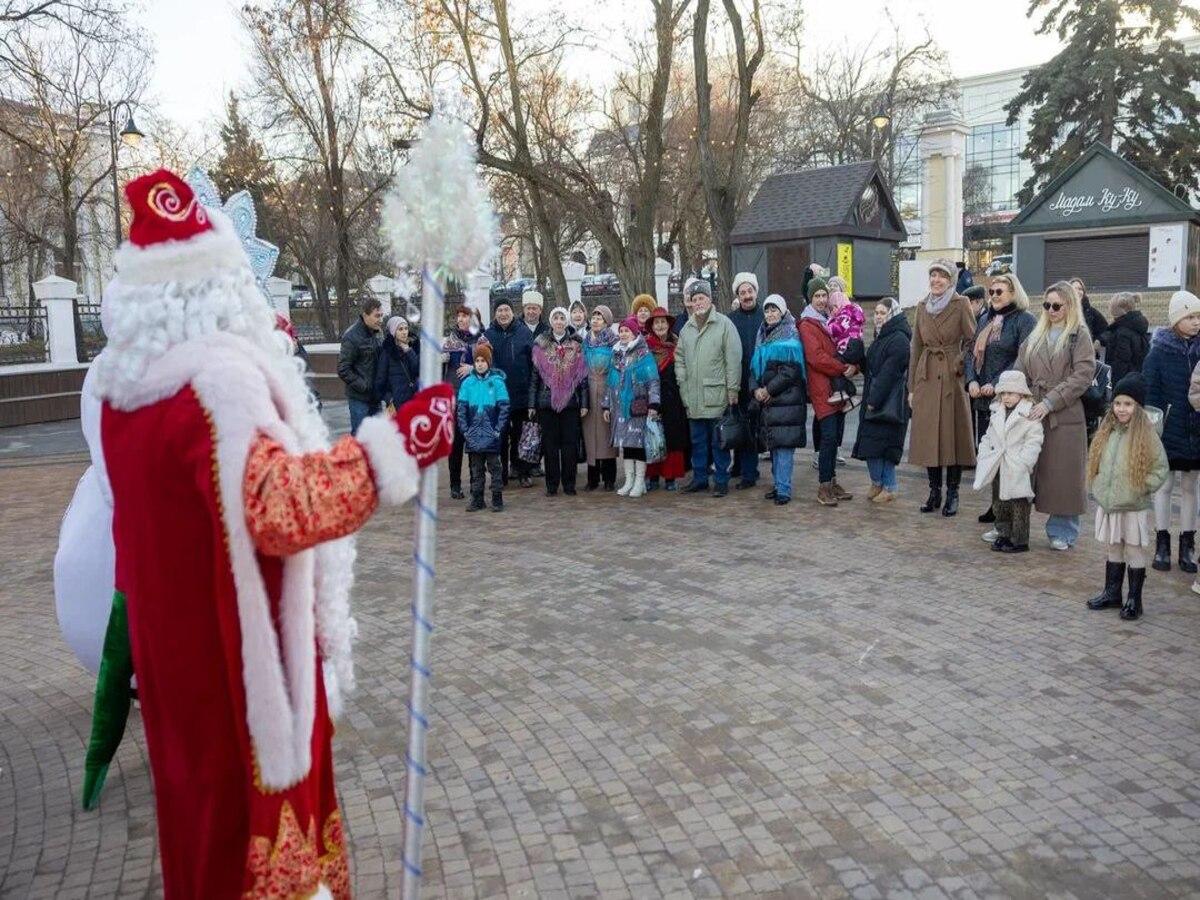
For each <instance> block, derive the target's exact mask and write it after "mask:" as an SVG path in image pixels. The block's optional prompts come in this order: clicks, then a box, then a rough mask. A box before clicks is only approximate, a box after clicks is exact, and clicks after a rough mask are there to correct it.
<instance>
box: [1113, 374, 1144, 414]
mask: <svg viewBox="0 0 1200 900" xmlns="http://www.w3.org/2000/svg"><path fill="white" fill-rule="evenodd" d="M1112 395H1113V399H1114V400H1115V399H1116V398H1117V397H1122V396H1124V397H1128V398H1129V399H1130V400H1133V401H1134V402H1135V403H1137V405H1138V406H1145V405H1146V379H1145V378H1143V377H1142V373H1141V372H1130V373H1129V374H1128V375H1126V376H1125V377H1124V378H1122V379H1121V380H1120V381H1118V382H1117V383H1116V385H1115V386H1114V387H1113V391H1112Z"/></svg>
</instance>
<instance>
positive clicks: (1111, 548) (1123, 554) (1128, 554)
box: [1108, 541, 1146, 569]
mask: <svg viewBox="0 0 1200 900" xmlns="http://www.w3.org/2000/svg"><path fill="white" fill-rule="evenodd" d="M1108 561H1109V562H1111V563H1119V562H1123V563H1126V564H1128V566H1129V568H1131V569H1144V568H1146V548H1145V547H1140V546H1135V545H1134V544H1126V543H1125V542H1124V541H1122V542H1121V543H1119V544H1109V545H1108Z"/></svg>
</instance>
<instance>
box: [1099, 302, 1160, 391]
mask: <svg viewBox="0 0 1200 900" xmlns="http://www.w3.org/2000/svg"><path fill="white" fill-rule="evenodd" d="M1139 299H1140V298H1139V297H1138V295H1137V294H1130V293H1128V292H1126V291H1122V292H1121V293H1119V294H1113V298H1112V300H1111V301H1110V303H1109V306H1108V314H1109V315H1110V316H1112V317H1113V322H1112V324H1111V325H1109V326H1108V328H1107V329H1105V331H1104V333H1103V334H1102V335H1100V343H1101V345H1102V346H1103V347H1104V361H1105V362H1106V363H1108V364H1109V366H1110V367H1112V383H1113V384H1116V383H1117V382H1118V381H1120V380H1121V379H1122V378H1124V377H1125V376H1126V375H1128V374H1129V373H1130V372H1140V371H1142V363H1144V362H1145V361H1146V354H1147V353H1149V352H1150V323H1149V322H1147V321H1146V317H1145V316H1144V315H1142V313H1141V312H1140V311H1139V310H1138V308H1137V306H1138V301H1139Z"/></svg>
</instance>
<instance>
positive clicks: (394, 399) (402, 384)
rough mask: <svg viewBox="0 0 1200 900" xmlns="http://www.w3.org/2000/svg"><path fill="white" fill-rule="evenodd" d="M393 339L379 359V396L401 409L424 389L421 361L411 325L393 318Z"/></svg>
mask: <svg viewBox="0 0 1200 900" xmlns="http://www.w3.org/2000/svg"><path fill="white" fill-rule="evenodd" d="M387 328H388V334H389V335H390V338H389V339H388V340H386V341H384V342H383V346H382V347H380V348H379V353H378V354H376V357H375V396H376V397H378V398H379V399H380V400H382V401H383V402H384V403H388V404H391V405H392V406H394V407H396V408H397V409H399V408H400V407H401V406H403V405H404V404H405V403H407V402H408V401H409V400H411V399H412V396H413V394H415V393H416V392H417V391H418V390H420V388H421V384H420V372H421V359H420V357H419V356H418V355H417V351H416V350H414V349H413V347H412V345H411V344H410V343H409V339H408V321H407V320H405V319H402V318H401V317H400V316H392V318H390V319H388V323H387Z"/></svg>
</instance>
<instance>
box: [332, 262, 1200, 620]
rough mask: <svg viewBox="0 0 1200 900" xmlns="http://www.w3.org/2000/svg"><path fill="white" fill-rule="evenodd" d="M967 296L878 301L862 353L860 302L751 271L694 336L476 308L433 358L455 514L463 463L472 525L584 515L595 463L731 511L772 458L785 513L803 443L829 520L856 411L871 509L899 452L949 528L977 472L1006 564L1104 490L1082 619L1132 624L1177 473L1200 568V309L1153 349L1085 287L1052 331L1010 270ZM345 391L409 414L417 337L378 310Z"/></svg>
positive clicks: (583, 317) (598, 309)
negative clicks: (581, 496)
mask: <svg viewBox="0 0 1200 900" xmlns="http://www.w3.org/2000/svg"><path fill="white" fill-rule="evenodd" d="M964 273H965V275H964ZM968 276H969V271H968V270H966V269H965V268H964V267H963V265H962V264H961V263H959V264H954V263H951V262H950V261H948V260H937V261H935V262H933V263H931V264H930V266H929V270H928V278H929V291H928V294H927V295H926V296H925V297H924V298H923V299H922V300H921V301H920V302H919V303H918V304H917V305H916V309H915V311H914V313H915V314H914V315H912V316H911V323H910V317H909V316H907V315H906V314H905V310H904V309H903V308H902V306H901V304H900V303H899V302H898V301H897V300H896V299H895V298H892V297H885V298H883V299H881V300H879V301H878V302H877V303H876V304H875V305H874V308H873V310H872V320H873V326H874V327H873V335H872V339H871V340H870V341H869V344H868V343H867V341H866V335H865V330H866V321H865V319H866V316H865V314H864V312H863V309H862V308H861V307H860V306H859V305H858V304H857V303H855V302H854V300H853V299H852V298H851V297H850V296H848V293H847V290H846V284H845V282H844V281H843V280H842V279H840V278H837V277H832V278H830V277H826V275H825V273H824V272H823V271H821V270H820V269H819V267H816V266H813V267H810V269H808V270H806V272H805V276H804V280H803V287H802V292H803V297H802V298H792V303H791V304H790V305H789V302H788V301H787V300H785V298H783V297H781V296H779V295H778V294H771V295H769V296H767V297H766V298H765V299H763V300H762V301H761V302H760V300H759V288H758V281H757V278H756V277H755V275H754V274H753V273H748V272H744V273H740V274H738V275H737V276H736V277H735V278H734V279H733V281H732V284H731V287H732V289H733V294H734V296H733V300H732V308H731V309H729V310H728V312H722V311H721V310H720V309H718V308H717V307H716V306H715V304H714V300H713V296H712V294H713V291H712V287H711V282H709V281H708V280H705V279H693V280H691V281H690V282H688V284H686V285H685V287H684V306H685V310H684V311H683V312H682V313H680V314H679V315H672V314H671V313H670V312H668V310H666V309H664V308H662V307H661V306H659V305H658V304H657V303H656V301H655V300H654V299H653V298H652V297H650V296H648V295H645V294H642V295H638V296H637V297H635V298H634V300H633V302H632V304H631V312H630V315H629V316H628V317H626V318H624V319H622V320H621V321H615V320H614V316H613V313H612V310H611V309H610V308H609V307H608V306H605V305H603V304H598V305H596V306H594V307H593V308H592V309H590V310H589V309H588V308H587V307H586V306H585V305H584V304H583V303H581V302H578V301H576V302H574V303H572V304H571V306H570V307H556V308H554V309H552V310H551V311H550V313H549V315H548V316H545V315H544V308H545V301H544V298H543V297H542V295H541V294H540V293H538V292H537V291H527V292H526V293H525V294H524V295H523V297H522V298H521V309H520V314H521V315H520V318H518V316H517V311H516V310H514V308H513V304H512V302H511V301H509V300H507V299H504V298H502V299H499V300H497V301H496V303H495V305H494V307H493V309H492V321H491V324H490V325H489V326H488V327H486V328H484V327H483V325H482V322H481V321H480V318H479V315H478V312H477V311H475V310H472V309H470V308H468V307H466V306H462V307H459V308H458V309H457V310H456V311H455V324H454V327H453V328H452V329H450V332H449V334H448V335H447V336H446V338H445V340H444V341H443V344H442V347H441V353H442V362H443V377H444V380H445V381H446V382H448V383H450V384H451V385H453V386H454V387H455V389H456V390H457V393H458V400H459V402H458V411H457V425H458V428H457V432H456V436H455V439H454V446H453V450H452V452H451V455H450V458H449V475H450V492H451V496H452V497H453V498H454V499H466V492H464V490H463V481H462V468H463V456H464V454H465V455H466V456H467V458H468V469H469V477H470V482H469V492H470V499H469V504H468V506H467V509H468V510H469V511H476V510H482V509H484V508H486V504H485V502H484V500H485V488H489V487H490V492H491V498H490V499H491V504H490V505H491V509H492V510H494V511H497V512H498V511H501V510H503V508H504V490H505V487H506V486H508V485H509V484H510V482H511V483H515V484H517V485H519V486H520V487H531V486H532V484H533V479H534V478H541V479H544V486H545V493H546V495H547V496H551V497H553V496H556V495H557V494H558V493H559V492H560V491H561V492H562V493H563V494H566V495H574V494H576V493H577V479H576V473H577V469H578V466H579V464H580V462H581V461H582V462H584V463H586V468H587V480H586V483H585V486H584V489H585V490H587V491H609V492H616V493H617V494H618V495H620V496H623V497H630V498H639V497H642V496H644V495H645V494H646V493H648V492H651V491H655V490H659V489H661V490H665V491H678V492H679V493H687V494H700V493H705V494H710V495H711V496H714V497H724V496H726V495H727V494H728V492H729V490H730V486H731V484H730V482H731V481H732V479H733V477H734V476H735V475H736V476H737V478H738V481H737V483H736V485H733V487H734V489H735V490H743V491H744V490H748V489H751V488H754V487H755V486H756V484H757V483H758V481H759V478H760V472H759V467H760V459H761V458H762V457H763V456H766V457H767V458H769V460H770V476H771V478H770V480H771V486H770V489H769V490H767V491H766V492H764V494H763V496H764V498H765V499H766V500H769V501H771V502H773V503H774V504H776V505H779V506H783V505H786V504H788V503H789V502H790V501H791V499H792V497H793V469H794V461H795V451H796V449H797V448H802V447H806V446H807V445H808V437H809V434H810V433H811V436H812V446H813V449H814V450H815V459H814V460H813V465H814V467H815V468H816V469H817V474H818V478H817V481H818V486H817V492H816V501H817V503H818V504H820V505H821V506H824V507H831V508H835V507H837V506H838V505H839V504H842V503H845V502H847V501H850V500H852V499H853V497H852V495H851V494H850V493H849V492H847V491H846V490H845V488H844V487H843V486H842V485H841V484H839V483H838V478H837V467H838V465H839V464H841V463H842V462H844V460H841V459H840V458H839V456H838V452H839V449H840V447H841V445H842V443H843V440H844V436H845V425H846V418H847V415H848V414H849V413H851V412H852V411H853V410H855V409H857V410H858V428H857V435H856V438H855V441H854V446H853V450H852V456H853V457H854V458H855V459H859V460H862V461H863V462H864V463H865V464H866V468H867V471H868V473H869V476H870V481H871V486H870V488H869V489H868V491H867V499H868V501H869V502H871V503H873V504H877V505H886V504H891V503H893V502H894V501H895V500H896V497H897V494H898V482H897V477H896V467H897V466H898V465H899V464H900V463H901V462H902V460H903V459H904V457H905V452H906V448H907V461H908V462H909V463H910V464H912V465H916V466H920V467H922V468H924V469H925V470H926V473H927V479H928V494H927V495H926V496H925V499H924V502H923V503H921V504H920V506H919V507H918V508H919V510H920V511H921V512H922V513H928V514H934V513H940V514H941V515H942V516H944V517H947V518H950V517H954V516H956V515H957V514H958V512H959V499H960V493H959V492H960V488H961V483H962V474H963V471H964V469H974V472H975V477H974V487H975V489H976V490H980V491H987V492H989V493H990V496H991V504H990V505H989V506H988V508H987V510H986V511H985V512H984V513H983V514H982V515H981V516H979V521H980V523H982V524H986V525H989V526H991V527H990V528H988V530H987V531H986V532H985V533H983V535H982V537H983V539H984V540H985V541H987V542H988V543H990V544H991V547H992V549H993V550H994V551H996V552H1000V553H1023V552H1026V551H1028V550H1029V531H1030V516H1031V512H1032V511H1034V510H1036V511H1037V512H1039V513H1042V514H1044V515H1046V516H1047V518H1046V523H1045V533H1046V538H1047V541H1048V543H1049V546H1050V547H1051V548H1052V549H1053V550H1057V551H1067V550H1070V549H1071V548H1072V547H1073V546H1074V545H1075V543H1076V542H1077V540H1078V538H1079V534H1080V529H1081V519H1082V516H1083V515H1084V513H1085V512H1086V511H1087V506H1088V497H1089V492H1090V494H1091V496H1092V497H1093V498H1094V499H1095V501H1096V503H1097V505H1098V510H1097V515H1096V520H1095V528H1094V530H1095V537H1096V539H1097V540H1098V541H1100V542H1101V543H1103V544H1104V545H1105V546H1106V548H1107V556H1108V563H1107V566H1106V573H1105V587H1104V590H1103V591H1102V592H1101V593H1100V594H1098V595H1097V596H1096V597H1094V598H1093V599H1092V600H1090V601H1089V602H1088V605H1089V606H1090V607H1091V608H1093V609H1104V608H1108V607H1112V606H1117V607H1120V608H1121V616H1122V618H1127V619H1135V618H1138V617H1139V616H1140V615H1141V611H1142V586H1143V584H1144V580H1145V569H1146V564H1147V556H1148V550H1149V548H1151V547H1152V548H1153V559H1152V561H1151V565H1152V566H1153V568H1155V569H1159V570H1169V569H1170V568H1171V567H1172V542H1171V532H1170V526H1171V513H1172V508H1173V503H1172V497H1173V494H1172V491H1173V484H1174V482H1175V480H1176V479H1175V473H1179V478H1178V481H1179V484H1180V495H1179V496H1180V503H1179V508H1180V519H1179V523H1180V524H1179V539H1178V550H1177V560H1176V561H1177V564H1178V566H1179V568H1180V569H1181V570H1183V571H1185V572H1190V573H1195V572H1196V570H1197V564H1196V556H1195V528H1196V516H1197V488H1198V484H1197V481H1198V477H1200V412H1198V411H1200V368H1198V365H1200V337H1198V336H1197V335H1198V333H1200V298H1197V297H1196V296H1195V295H1194V294H1191V293H1189V292H1187V291H1178V292H1176V293H1175V295H1174V296H1173V297H1172V299H1171V302H1170V308H1169V315H1168V318H1169V325H1168V326H1167V327H1165V328H1159V329H1157V330H1155V331H1154V332H1153V334H1151V330H1150V328H1149V323H1148V322H1147V320H1146V318H1145V316H1144V315H1143V314H1142V313H1141V312H1140V311H1139V310H1138V308H1137V307H1138V304H1139V301H1140V298H1139V297H1138V296H1137V295H1136V294H1131V293H1118V294H1116V295H1114V296H1113V297H1112V299H1111V302H1110V304H1109V314H1110V316H1111V317H1112V322H1111V323H1110V322H1109V321H1108V320H1107V319H1106V318H1105V317H1104V315H1103V314H1102V313H1100V311H1099V310H1097V309H1096V308H1095V307H1094V306H1092V304H1091V301H1090V298H1089V297H1088V295H1087V291H1086V287H1085V285H1084V284H1083V282H1082V280H1080V279H1072V280H1070V281H1060V282H1057V283H1055V284H1052V285H1051V286H1050V287H1049V288H1047V289H1046V290H1045V292H1044V294H1043V298H1042V302H1041V309H1040V311H1039V310H1036V309H1035V310H1030V300H1029V297H1028V295H1027V294H1026V292H1025V289H1024V287H1023V286H1022V284H1021V282H1020V281H1019V279H1018V278H1017V276H1016V275H1015V274H1014V273H1012V272H1003V273H1001V274H998V275H996V276H994V277H991V278H990V279H989V280H988V284H987V286H986V287H984V286H981V285H974V284H972V283H971V279H970V278H969V277H968ZM960 289H961V292H960ZM793 310H795V312H794V311H793ZM797 313H798V314H797ZM383 332H386V337H383V336H382V333H383ZM1101 361H1102V362H1101ZM1098 366H1099V368H1098ZM338 373H339V375H340V376H341V377H342V379H343V380H344V381H345V382H346V393H347V399H348V401H349V405H350V416H351V428H352V430H356V429H357V426H358V424H359V423H361V422H362V421H363V419H364V418H365V417H366V416H368V415H370V414H371V413H372V412H373V411H374V410H376V409H377V408H378V406H379V405H380V404H381V403H384V404H393V405H396V406H399V405H400V404H402V403H403V402H405V401H406V400H407V399H408V398H410V397H411V396H412V395H413V394H414V393H415V392H416V391H417V389H418V388H419V383H418V378H417V373H418V366H417V352H416V350H415V348H414V342H413V341H412V339H411V336H410V333H409V327H408V323H407V322H406V321H405V320H404V319H402V318H400V317H392V318H390V319H389V320H388V321H387V322H386V324H385V323H384V322H383V317H382V312H381V310H380V308H379V306H378V304H377V301H373V300H372V301H367V302H366V303H365V304H364V306H363V308H362V314H361V317H360V321H358V322H356V323H355V324H354V326H352V327H351V328H350V329H349V330H348V331H347V332H346V335H345V336H344V338H343V342H342V350H341V355H340V357H339V362H338ZM860 375H861V379H860V378H859V376H860ZM1098 376H1104V377H1098ZM860 381H861V387H860V386H859V383H860ZM809 407H811V413H812V416H811V419H812V425H811V431H810V427H809ZM618 463H619V466H618ZM618 468H619V470H620V471H619V474H620V475H621V479H620V486H619V487H618ZM689 472H690V478H688V479H687V481H686V482H684V478H685V477H687V476H688V474H689ZM488 478H490V485H489V484H486V483H485V481H486V479H488ZM1151 514H1152V515H1153V524H1154V527H1153V528H1151ZM1126 580H1127V582H1128V586H1127V589H1126V585H1125V583H1126ZM1193 590H1194V591H1196V592H1197V593H1200V580H1198V581H1197V582H1196V583H1194V584H1193Z"/></svg>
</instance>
